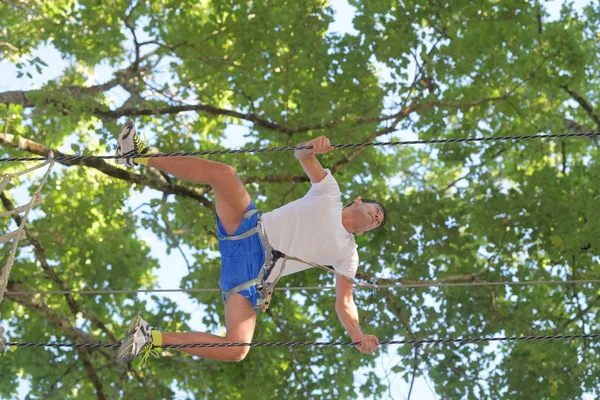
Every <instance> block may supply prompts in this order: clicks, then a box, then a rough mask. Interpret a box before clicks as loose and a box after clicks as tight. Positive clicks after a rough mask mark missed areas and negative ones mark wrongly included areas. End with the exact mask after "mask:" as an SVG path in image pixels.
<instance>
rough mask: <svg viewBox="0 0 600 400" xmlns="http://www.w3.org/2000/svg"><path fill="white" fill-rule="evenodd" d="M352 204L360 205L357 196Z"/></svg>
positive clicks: (359, 199) (360, 202)
mask: <svg viewBox="0 0 600 400" xmlns="http://www.w3.org/2000/svg"><path fill="white" fill-rule="evenodd" d="M353 203H354V204H356V205H359V204H362V200H361V198H360V196H358V197H357V198H355V199H354V202H353Z"/></svg>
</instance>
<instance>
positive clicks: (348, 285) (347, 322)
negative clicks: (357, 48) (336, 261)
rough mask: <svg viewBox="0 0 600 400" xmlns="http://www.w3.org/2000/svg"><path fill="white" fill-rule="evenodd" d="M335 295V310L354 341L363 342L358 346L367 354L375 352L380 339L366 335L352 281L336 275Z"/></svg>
mask: <svg viewBox="0 0 600 400" xmlns="http://www.w3.org/2000/svg"><path fill="white" fill-rule="evenodd" d="M335 296H336V300H335V311H336V312H337V315H338V318H339V319H340V322H341V323H342V325H343V326H344V328H345V329H346V331H347V332H348V334H349V335H350V338H351V339H352V341H353V342H361V344H360V345H358V346H356V348H357V349H358V350H360V351H361V352H362V353H365V354H369V353H372V352H374V351H375V350H376V349H377V346H379V340H378V339H377V337H375V336H373V335H365V334H364V333H363V332H362V329H361V328H360V322H359V320H358V309H357V308H356V304H355V303H354V297H353V293H352V282H350V281H349V280H348V279H346V278H344V277H341V276H336V277H335Z"/></svg>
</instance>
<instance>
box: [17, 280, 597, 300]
mask: <svg viewBox="0 0 600 400" xmlns="http://www.w3.org/2000/svg"><path fill="white" fill-rule="evenodd" d="M586 284H600V279H577V280H563V281H559V280H556V281H498V282H451V283H444V282H432V283H422V284H421V283H407V284H402V283H397V284H385V285H377V287H376V288H375V289H394V288H398V289H403V288H405V289H419V288H430V287H440V288H443V287H481V286H537V285H586ZM355 288H356V289H367V290H373V289H372V288H370V287H362V286H355ZM333 289H335V286H290V287H279V288H275V289H274V290H276V291H301V290H333ZM220 291H221V289H219V288H188V289H185V288H183V289H182V288H177V289H175V288H173V289H98V290H95V289H90V290H87V289H81V290H46V291H44V290H33V291H7V292H6V295H12V296H35V295H58V294H79V295H108V294H120V293H125V294H132V293H207V292H220Z"/></svg>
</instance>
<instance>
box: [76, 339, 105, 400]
mask: <svg viewBox="0 0 600 400" xmlns="http://www.w3.org/2000/svg"><path fill="white" fill-rule="evenodd" d="M77 353H79V357H80V359H81V362H83V367H84V369H85V372H86V373H87V376H88V378H90V381H91V382H92V384H93V385H94V387H95V388H96V397H97V398H98V400H106V395H105V394H104V388H103V387H102V382H100V379H99V378H98V374H97V373H96V370H95V369H94V366H93V365H92V362H91V361H90V359H89V357H88V356H87V354H86V350H85V349H77Z"/></svg>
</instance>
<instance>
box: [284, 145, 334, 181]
mask: <svg viewBox="0 0 600 400" xmlns="http://www.w3.org/2000/svg"><path fill="white" fill-rule="evenodd" d="M299 146H312V147H313V148H312V149H306V150H296V151H295V152H294V156H295V157H296V159H297V160H298V161H300V164H301V165H302V169H304V172H305V173H306V175H307V176H308V178H309V179H310V181H311V182H312V183H319V182H321V181H322V180H323V179H324V178H325V177H326V176H327V172H326V171H325V169H323V167H322V166H321V163H320V162H319V160H317V158H316V157H315V155H316V154H325V153H328V152H330V151H331V150H333V146H331V143H329V139H327V138H326V137H325V136H319V137H318V138H316V139H313V140H311V141H309V142H306V143H300V144H299Z"/></svg>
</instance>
